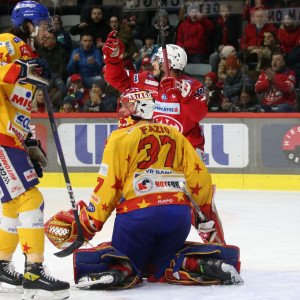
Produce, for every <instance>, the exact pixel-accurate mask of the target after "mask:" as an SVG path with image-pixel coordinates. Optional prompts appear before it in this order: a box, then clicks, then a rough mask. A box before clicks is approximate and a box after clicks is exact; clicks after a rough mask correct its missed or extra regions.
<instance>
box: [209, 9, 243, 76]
mask: <svg viewBox="0 0 300 300" xmlns="http://www.w3.org/2000/svg"><path fill="white" fill-rule="evenodd" d="M239 38H240V33H239V23H238V22H237V19H236V18H235V17H234V16H233V15H231V14H230V9H229V5H228V4H227V3H223V4H221V5H220V17H219V18H218V19H217V21H216V22H215V24H214V32H213V41H214V50H215V52H214V53H213V54H211V55H210V57H209V64H210V65H211V67H212V71H213V72H214V73H217V71H218V64H219V62H220V53H221V51H222V49H223V48H224V47H225V46H229V45H230V46H233V47H234V48H235V49H238V39H239Z"/></svg>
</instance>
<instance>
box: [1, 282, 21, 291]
mask: <svg viewBox="0 0 300 300" xmlns="http://www.w3.org/2000/svg"><path fill="white" fill-rule="evenodd" d="M23 292H24V289H23V287H22V286H21V285H20V286H16V285H12V284H8V283H5V282H1V283H0V293H23Z"/></svg>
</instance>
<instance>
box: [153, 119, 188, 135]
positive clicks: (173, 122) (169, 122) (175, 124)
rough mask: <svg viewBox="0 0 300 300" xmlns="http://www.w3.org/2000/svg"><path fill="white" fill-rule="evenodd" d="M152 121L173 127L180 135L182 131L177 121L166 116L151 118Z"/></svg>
mask: <svg viewBox="0 0 300 300" xmlns="http://www.w3.org/2000/svg"><path fill="white" fill-rule="evenodd" d="M153 119H154V120H155V121H157V122H159V123H162V124H166V125H169V126H172V127H175V128H176V129H177V130H178V131H180V132H181V133H182V131H183V126H182V124H181V123H180V122H179V121H177V120H176V119H174V118H172V117H170V116H166V115H156V116H154V117H153Z"/></svg>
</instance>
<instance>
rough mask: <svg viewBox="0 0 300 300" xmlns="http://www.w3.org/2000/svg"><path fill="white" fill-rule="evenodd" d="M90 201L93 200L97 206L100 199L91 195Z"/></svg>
mask: <svg viewBox="0 0 300 300" xmlns="http://www.w3.org/2000/svg"><path fill="white" fill-rule="evenodd" d="M91 200H93V201H94V202H96V203H97V204H99V202H100V198H99V197H97V196H95V195H92V196H91Z"/></svg>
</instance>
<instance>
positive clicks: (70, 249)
mask: <svg viewBox="0 0 300 300" xmlns="http://www.w3.org/2000/svg"><path fill="white" fill-rule="evenodd" d="M83 243H84V239H77V240H76V241H75V242H74V243H72V244H71V245H70V246H69V247H68V248H66V249H64V250H62V251H59V252H56V253H54V255H55V256H57V257H66V256H69V255H71V254H73V252H74V251H75V250H76V249H78V248H80V247H81V246H82V245H83Z"/></svg>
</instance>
